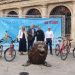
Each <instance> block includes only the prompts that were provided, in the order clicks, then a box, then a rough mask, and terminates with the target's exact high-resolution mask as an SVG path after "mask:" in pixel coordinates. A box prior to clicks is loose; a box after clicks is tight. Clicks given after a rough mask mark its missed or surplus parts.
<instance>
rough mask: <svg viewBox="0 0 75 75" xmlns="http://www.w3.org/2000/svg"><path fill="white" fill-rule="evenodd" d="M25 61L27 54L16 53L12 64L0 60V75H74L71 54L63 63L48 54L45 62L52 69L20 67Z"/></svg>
mask: <svg viewBox="0 0 75 75" xmlns="http://www.w3.org/2000/svg"><path fill="white" fill-rule="evenodd" d="M27 59H28V56H27V53H26V54H25V55H23V56H22V55H19V53H17V56H16V58H15V60H14V61H12V62H6V61H5V60H4V58H3V57H2V58H0V75H19V73H20V72H28V73H29V75H75V58H73V56H72V53H70V54H69V56H68V58H67V59H66V60H65V61H63V60H61V59H60V56H58V57H57V56H55V54H53V55H50V54H48V56H47V59H46V61H47V62H48V63H49V64H51V65H52V67H46V66H43V65H33V64H31V65H30V66H27V67H24V66H22V64H24V63H26V61H27Z"/></svg>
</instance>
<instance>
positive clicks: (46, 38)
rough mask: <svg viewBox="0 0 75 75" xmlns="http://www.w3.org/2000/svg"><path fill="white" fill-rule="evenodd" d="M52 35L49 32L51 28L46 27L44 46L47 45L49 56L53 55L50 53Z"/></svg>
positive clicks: (51, 32)
mask: <svg viewBox="0 0 75 75" xmlns="http://www.w3.org/2000/svg"><path fill="white" fill-rule="evenodd" d="M53 37H54V34H53V31H51V28H50V27H48V31H46V33H45V41H46V44H47V45H49V47H50V54H51V55H53V53H52V40H53Z"/></svg>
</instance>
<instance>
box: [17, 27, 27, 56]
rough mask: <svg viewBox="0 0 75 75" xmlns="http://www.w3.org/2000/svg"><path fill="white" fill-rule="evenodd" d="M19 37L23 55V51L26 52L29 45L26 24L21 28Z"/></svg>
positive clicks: (20, 49) (20, 50)
mask: <svg viewBox="0 0 75 75" xmlns="http://www.w3.org/2000/svg"><path fill="white" fill-rule="evenodd" d="M18 39H19V52H20V54H21V55H23V52H26V50H27V46H26V41H27V33H26V31H25V27H24V26H22V27H21V30H19V33H18Z"/></svg>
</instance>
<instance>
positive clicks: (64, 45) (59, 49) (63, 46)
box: [55, 37, 70, 60]
mask: <svg viewBox="0 0 75 75" xmlns="http://www.w3.org/2000/svg"><path fill="white" fill-rule="evenodd" d="M57 40H58V43H57V44H56V46H55V54H56V56H58V55H59V54H60V57H61V59H62V60H66V58H67V56H68V53H69V51H70V42H69V40H67V39H64V38H62V37H58V38H57Z"/></svg>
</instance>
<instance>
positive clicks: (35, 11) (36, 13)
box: [26, 9, 41, 18]
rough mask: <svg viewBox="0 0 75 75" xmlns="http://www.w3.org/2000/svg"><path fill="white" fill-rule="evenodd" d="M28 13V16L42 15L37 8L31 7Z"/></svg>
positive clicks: (36, 16) (38, 16) (37, 16)
mask: <svg viewBox="0 0 75 75" xmlns="http://www.w3.org/2000/svg"><path fill="white" fill-rule="evenodd" d="M26 15H27V17H28V18H40V17H41V13H40V11H39V10H37V9H30V10H29V11H28V12H27V14H26Z"/></svg>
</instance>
